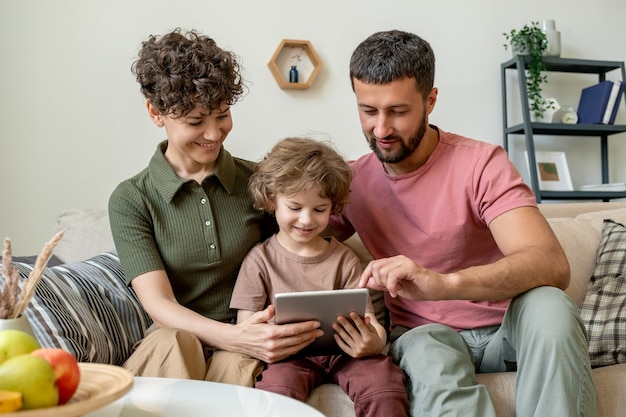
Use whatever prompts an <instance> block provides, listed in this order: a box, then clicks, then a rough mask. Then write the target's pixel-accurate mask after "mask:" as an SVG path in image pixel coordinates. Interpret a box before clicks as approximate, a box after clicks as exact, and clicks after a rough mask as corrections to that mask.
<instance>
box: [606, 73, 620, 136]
mask: <svg viewBox="0 0 626 417" xmlns="http://www.w3.org/2000/svg"><path fill="white" fill-rule="evenodd" d="M620 84H621V83H620V82H613V87H612V88H611V94H610V95H609V99H608V100H607V102H606V109H605V110H604V116H602V124H605V125H608V124H609V121H610V120H611V115H612V114H613V108H614V107H615V100H617V92H618V91H619V87H620Z"/></svg>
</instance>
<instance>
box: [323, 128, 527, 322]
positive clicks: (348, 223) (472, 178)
mask: <svg viewBox="0 0 626 417" xmlns="http://www.w3.org/2000/svg"><path fill="white" fill-rule="evenodd" d="M352 166H353V168H354V171H355V177H354V180H353V182H352V190H351V194H350V204H349V205H348V206H347V207H346V208H345V209H344V212H343V214H342V215H341V216H334V217H333V218H332V219H331V224H330V226H331V227H333V228H335V229H340V230H341V229H343V230H344V231H345V232H346V233H344V235H343V237H344V238H345V237H348V236H349V235H350V234H352V232H353V231H356V232H357V233H358V234H359V236H360V237H361V239H362V240H363V243H364V245H365V247H366V248H367V249H368V250H369V252H370V253H371V254H372V256H373V257H374V258H375V259H379V258H386V257H391V256H395V255H405V256H408V257H409V258H411V259H413V260H414V261H415V262H416V263H418V264H420V265H422V266H424V267H425V268H428V269H431V270H434V271H437V272H441V273H447V272H452V271H457V270H460V269H464V268H467V267H470V266H474V265H483V264H487V263H491V262H494V261H495V260H497V259H499V258H501V257H502V253H501V252H500V250H499V249H498V247H497V245H496V243H495V241H494V239H493V237H492V235H491V233H490V231H489V229H488V227H487V225H488V224H489V223H490V222H491V221H492V220H493V219H495V218H496V217H497V216H499V215H501V214H502V213H505V212H506V211H508V210H511V209H514V208H517V207H522V206H536V201H535V197H534V195H533V193H532V191H531V190H530V188H529V187H528V186H527V185H525V184H524V183H523V180H522V178H521V176H520V175H519V173H518V171H517V170H516V169H515V167H514V166H513V164H512V163H511V162H510V161H509V159H508V156H507V154H506V152H505V151H504V149H503V148H502V147H500V146H495V145H491V144H488V143H485V142H480V141H476V140H471V139H468V138H465V137H462V136H459V135H455V134H451V133H447V132H444V131H442V130H439V144H438V145H437V147H436V148H435V150H434V152H433V154H432V155H431V156H430V158H429V159H428V161H427V162H426V164H424V165H423V166H422V167H420V168H419V169H418V170H416V171H414V172H411V173H409V174H406V175H401V176H390V175H388V174H387V173H386V172H385V170H384V167H383V165H382V163H381V162H380V161H379V160H378V158H377V157H376V156H375V155H374V154H373V153H370V154H367V155H365V156H363V157H361V158H359V159H358V160H356V161H355V162H353V164H352ZM385 297H386V298H385V301H386V303H387V307H388V308H389V311H390V316H391V323H392V326H395V325H401V326H404V327H408V328H413V327H415V326H419V325H422V324H427V323H442V324H445V325H448V326H450V327H452V328H454V329H457V330H460V329H472V328H478V327H484V326H492V325H497V324H500V323H501V322H502V317H503V315H504V312H505V310H506V308H507V306H508V304H509V301H510V300H503V301H465V300H454V301H433V302H431V301H428V302H427V301H420V302H417V301H411V300H407V299H404V298H401V297H398V298H395V299H393V298H391V297H389V296H388V294H387V293H386V294H385Z"/></svg>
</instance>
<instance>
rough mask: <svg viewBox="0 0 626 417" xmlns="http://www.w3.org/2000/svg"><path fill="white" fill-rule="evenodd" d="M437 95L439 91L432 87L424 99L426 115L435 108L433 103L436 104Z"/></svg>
mask: <svg viewBox="0 0 626 417" xmlns="http://www.w3.org/2000/svg"><path fill="white" fill-rule="evenodd" d="M438 93H439V89H438V88H437V87H433V89H432V90H430V93H429V94H428V97H426V114H430V113H431V112H432V111H433V109H434V108H435V103H437V94H438Z"/></svg>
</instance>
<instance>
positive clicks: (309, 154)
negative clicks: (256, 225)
mask: <svg viewBox="0 0 626 417" xmlns="http://www.w3.org/2000/svg"><path fill="white" fill-rule="evenodd" d="M351 181H352V168H351V167H350V165H348V163H347V162H346V161H345V160H344V159H343V157H342V156H341V155H339V153H338V152H337V151H335V149H333V148H332V147H331V146H330V145H329V144H326V143H323V142H320V141H317V140H314V139H308V138H299V137H294V138H286V139H283V140H281V141H280V142H278V143H277V144H276V145H275V146H274V147H273V148H272V150H271V151H270V152H269V153H268V154H267V155H266V156H265V158H264V159H263V160H262V161H261V162H259V164H258V165H257V167H256V171H255V173H254V174H253V175H252V176H251V178H250V183H249V190H250V194H251V196H252V201H253V203H254V207H255V208H256V209H258V210H264V211H266V212H268V213H273V212H274V202H275V200H276V195H277V194H284V195H287V196H292V195H295V194H297V193H300V192H307V191H310V190H312V189H314V188H315V187H320V188H321V191H320V196H321V197H323V198H329V199H330V200H331V202H332V209H331V213H332V214H339V213H341V211H342V210H343V207H344V206H345V204H346V203H347V202H348V199H349V194H350V182H351Z"/></svg>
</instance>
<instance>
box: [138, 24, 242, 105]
mask: <svg viewBox="0 0 626 417" xmlns="http://www.w3.org/2000/svg"><path fill="white" fill-rule="evenodd" d="M141 45H142V46H141V50H140V51H139V58H138V59H137V60H136V61H135V62H134V63H133V65H132V67H131V71H132V73H133V74H134V75H135V76H136V77H137V82H139V84H140V86H141V92H142V93H143V95H144V96H145V97H146V99H148V100H149V101H150V103H151V104H152V105H153V106H154V107H155V108H156V109H157V110H158V111H159V112H160V113H161V114H169V115H171V116H173V117H182V116H186V115H187V114H188V113H189V112H190V111H192V110H193V109H194V108H195V107H196V106H197V105H200V106H202V107H205V108H207V109H209V110H215V109H218V108H219V107H220V106H221V105H222V104H223V103H228V104H229V105H232V104H234V103H236V102H237V101H238V100H239V99H240V98H241V96H242V94H243V92H244V84H243V79H242V77H241V74H240V72H239V71H240V68H239V63H238V57H237V56H236V55H235V54H233V53H232V52H229V51H224V50H223V49H221V48H220V47H219V46H217V44H216V43H215V41H214V40H213V39H211V38H209V37H208V36H204V35H200V34H198V33H197V32H196V31H193V30H192V31H189V32H187V33H184V34H183V33H181V29H180V28H178V29H175V30H174V31H172V32H170V33H168V34H166V35H163V36H161V37H159V36H155V35H151V36H150V38H149V39H148V40H147V41H144V42H142V44H141Z"/></svg>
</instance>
